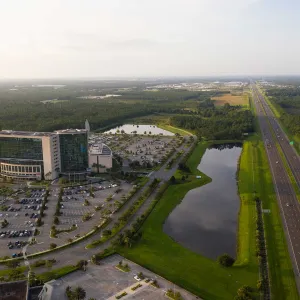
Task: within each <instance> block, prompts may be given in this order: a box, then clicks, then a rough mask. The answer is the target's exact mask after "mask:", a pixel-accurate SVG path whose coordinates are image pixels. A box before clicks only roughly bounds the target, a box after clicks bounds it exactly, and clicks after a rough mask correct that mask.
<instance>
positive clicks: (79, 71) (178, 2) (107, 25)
mask: <svg viewBox="0 0 300 300" xmlns="http://www.w3.org/2000/svg"><path fill="white" fill-rule="evenodd" d="M299 16H300V1H299V0H151V1H149V0H148V1H145V0H9V1H8V0H0V37H1V43H0V79H13V78H100V77H161V76H216V75H217V76H218V75H222V76H223V75H254V74H257V75H282V74H290V75H299V74H300V55H299V53H300V17H299Z"/></svg>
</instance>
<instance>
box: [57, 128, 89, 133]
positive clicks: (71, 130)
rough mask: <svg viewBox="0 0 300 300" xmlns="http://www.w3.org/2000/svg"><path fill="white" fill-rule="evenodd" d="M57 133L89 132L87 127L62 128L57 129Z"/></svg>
mask: <svg viewBox="0 0 300 300" xmlns="http://www.w3.org/2000/svg"><path fill="white" fill-rule="evenodd" d="M55 133H57V134H79V133H87V130H86V129H62V130H56V131H55Z"/></svg>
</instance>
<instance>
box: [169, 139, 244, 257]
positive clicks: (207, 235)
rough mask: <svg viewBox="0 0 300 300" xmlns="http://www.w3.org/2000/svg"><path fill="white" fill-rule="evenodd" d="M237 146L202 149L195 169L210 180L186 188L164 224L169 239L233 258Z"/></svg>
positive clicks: (234, 247) (238, 149)
mask: <svg viewBox="0 0 300 300" xmlns="http://www.w3.org/2000/svg"><path fill="white" fill-rule="evenodd" d="M241 146H242V145H241V144H225V145H224V144H223V145H214V146H213V147H211V148H210V149H207V150H206V152H205V154H204V156H203V157H202V160H201V163H200V165H199V166H198V169H199V170H201V171H202V172H203V173H205V174H207V175H208V176H209V177H211V178H212V182H211V183H209V184H206V185H204V186H202V187H199V188H196V189H194V190H191V191H189V192H188V193H187V194H186V196H185V197H184V199H183V200H182V202H181V203H180V204H179V205H178V206H177V207H176V208H175V209H174V210H173V211H172V212H171V214H170V215H169V217H168V218H167V220H166V222H165V224H164V228H163V230H164V232H165V233H167V234H168V235H169V236H170V237H171V238H172V239H173V240H175V241H176V242H178V243H179V244H181V245H183V246H185V247H186V248H188V249H191V250H192V251H194V252H197V253H200V254H202V255H204V256H206V257H209V258H212V259H216V258H217V257H218V256H219V255H221V254H223V253H228V254H229V255H231V256H232V257H236V236H237V221H238V212H239V207H240V200H239V197H238V190H237V182H236V178H235V176H236V171H237V163H238V159H239V156H240V154H241V150H242V148H241Z"/></svg>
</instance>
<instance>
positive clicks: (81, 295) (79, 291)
mask: <svg viewBox="0 0 300 300" xmlns="http://www.w3.org/2000/svg"><path fill="white" fill-rule="evenodd" d="M74 297H75V299H76V300H84V299H85V297H86V292H85V290H84V289H83V288H82V287H80V286H78V287H77V288H76V289H75V290H74Z"/></svg>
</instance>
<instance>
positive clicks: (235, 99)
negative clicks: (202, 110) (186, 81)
mask: <svg viewBox="0 0 300 300" xmlns="http://www.w3.org/2000/svg"><path fill="white" fill-rule="evenodd" d="M211 100H214V101H215V105H216V106H222V105H224V104H225V103H228V104H230V105H242V106H248V105H249V100H248V97H247V95H239V96H235V95H232V94H224V95H222V96H219V97H212V98H211Z"/></svg>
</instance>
